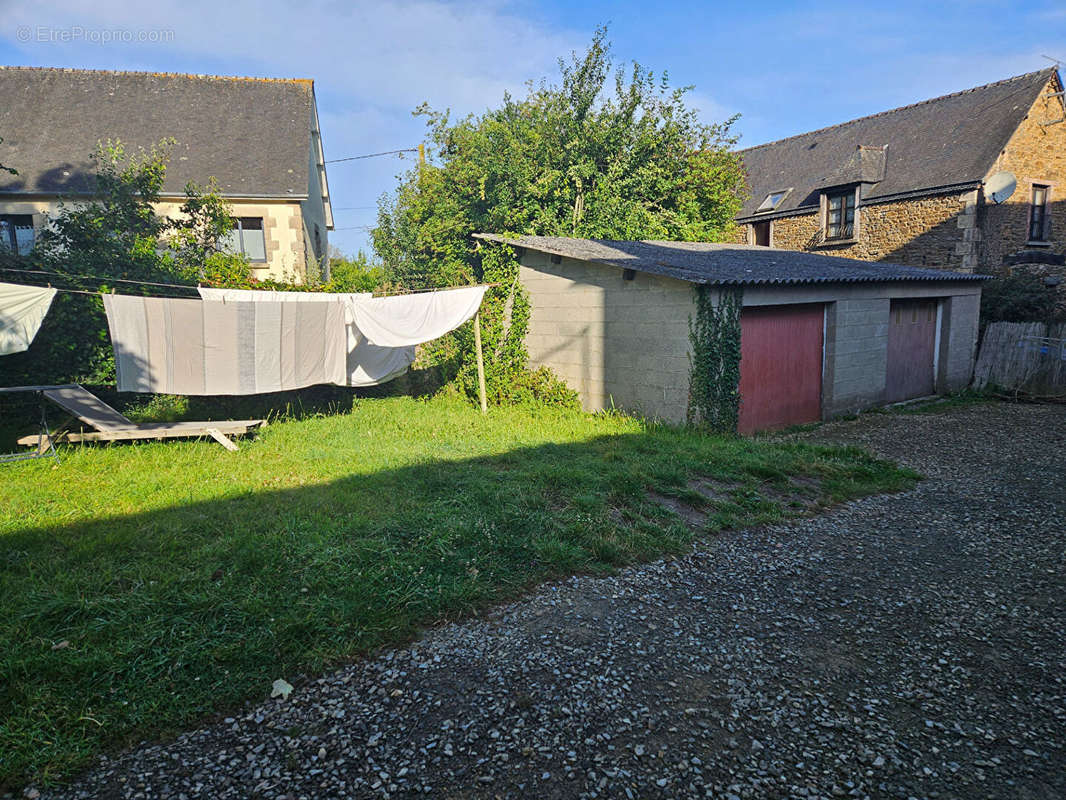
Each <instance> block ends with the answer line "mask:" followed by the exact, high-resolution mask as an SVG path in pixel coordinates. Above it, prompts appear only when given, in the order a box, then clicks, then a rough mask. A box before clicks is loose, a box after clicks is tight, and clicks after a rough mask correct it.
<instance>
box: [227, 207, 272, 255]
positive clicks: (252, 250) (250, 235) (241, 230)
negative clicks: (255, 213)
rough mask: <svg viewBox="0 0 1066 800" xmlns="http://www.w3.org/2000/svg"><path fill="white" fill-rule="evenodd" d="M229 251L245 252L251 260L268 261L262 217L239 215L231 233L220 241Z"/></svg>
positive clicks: (234, 221)
mask: <svg viewBox="0 0 1066 800" xmlns="http://www.w3.org/2000/svg"><path fill="white" fill-rule="evenodd" d="M219 244H220V246H221V249H222V250H224V251H226V252H227V253H244V255H246V256H248V260H249V261H266V260H267V257H266V238H265V236H264V235H263V218H262V217H237V218H236V219H234V220H233V230H232V231H231V232H230V235H229V236H227V237H226V238H225V239H223V240H222V241H221V242H219Z"/></svg>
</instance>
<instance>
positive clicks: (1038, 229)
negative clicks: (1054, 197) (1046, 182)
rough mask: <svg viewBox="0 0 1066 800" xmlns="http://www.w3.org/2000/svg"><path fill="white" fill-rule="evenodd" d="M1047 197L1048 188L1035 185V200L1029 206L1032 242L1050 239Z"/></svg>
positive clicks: (1030, 238) (1030, 239) (1030, 237)
mask: <svg viewBox="0 0 1066 800" xmlns="http://www.w3.org/2000/svg"><path fill="white" fill-rule="evenodd" d="M1047 196H1048V187H1047V186H1041V185H1039V184H1033V199H1032V200H1031V202H1030V204H1029V241H1030V242H1046V241H1047V239H1048V224H1047Z"/></svg>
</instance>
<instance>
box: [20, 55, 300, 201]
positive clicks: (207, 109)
mask: <svg viewBox="0 0 1066 800" xmlns="http://www.w3.org/2000/svg"><path fill="white" fill-rule="evenodd" d="M313 97H314V85H313V83H312V81H310V80H296V79H293V80H277V79H265V78H227V77H214V76H205V75H179V74H172V73H153V72H109V71H97V70H75V69H38V68H34V67H0V137H3V140H4V141H3V142H2V143H0V163H3V164H5V165H7V166H10V167H14V168H15V169H17V170H18V171H19V174H18V176H9V175H7V174H6V173H0V194H10V193H18V194H25V193H42V194H57V193H62V194H77V193H83V192H86V191H89V190H90V189H91V188H92V177H91V167H92V162H91V161H90V160H89V154H90V153H92V152H93V151H94V150H95V149H96V143H97V142H98V141H100V140H106V139H120V140H121V141H122V142H123V143H124V144H125V145H126V146H127V150H130V148H131V147H132V148H133V149H134V150H136V149H137V148H140V147H146V148H147V147H150V146H151V145H153V144H155V143H157V142H159V141H160V140H161V139H164V138H167V137H171V138H174V139H176V140H177V144H176V145H175V146H174V148H173V151H172V153H171V158H170V163H169V165H168V168H167V176H166V184H165V186H164V190H163V193H164V194H165V195H180V194H182V193H183V189H184V187H185V184H186V183H187V182H188V181H190V180H191V181H196V182H197V183H205V182H206V181H207V180H208V178H210V177H212V176H213V177H215V178H217V179H218V181H219V183H220V184H221V186H222V190H223V192H224V193H225V194H227V195H230V196H241V197H245V196H247V197H290V198H300V197H306V196H307V191H308V183H309V176H308V169H309V160H310V152H311V151H310V148H311V114H312V108H313V106H312V103H313Z"/></svg>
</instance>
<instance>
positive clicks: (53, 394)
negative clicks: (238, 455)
mask: <svg viewBox="0 0 1066 800" xmlns="http://www.w3.org/2000/svg"><path fill="white" fill-rule="evenodd" d="M0 392H37V393H38V394H39V395H40V396H41V397H43V398H45V399H46V400H48V401H50V402H52V403H54V404H55V405H57V406H59V407H60V408H62V409H63V410H64V411H66V412H67V413H68V414H70V416H71V418H70V419H69V420H68V421H67V422H65V423H64V424H63V425H61V426H60V427H59V428H57V429H55V430H53V431H51V432H48V433H44V434H37V435H33V436H23V437H22V438H21V439H19V440H18V443H19V444H25V445H31V446H35V447H37V449H38V452H39V453H42V454H43V453H44V452H45V451H47V450H48V449H49V448H51V447H52V446H53V445H55V444H56V443H57V442H60V441H64V440H65V441H68V442H124V441H133V440H137V439H176V438H188V437H198V436H210V437H211V438H212V439H214V440H215V441H216V442H218V443H219V444H221V445H222V446H223V447H225V448H226V449H227V450H236V449H237V445H236V444H234V442H233V441H232V440H231V439H230V438H229V437H230V436H241V435H243V434H246V433H248V432H249V431H252V430H255V429H256V428H258V427H259V426H260V425H262V424H263V422H264V421H263V420H261V419H240V420H225V421H217V422H145V423H137V422H133V421H132V420H129V419H127V418H126V417H124V416H123V415H122V414H120V413H119V412H118V411H116V410H115V409H113V408H112V407H111V406H109V405H108V404H107V403H105V402H104V401H103V400H101V399H100V398H99V397H97V396H96V395H94V394H93V393H92V392H90V391H88V390H86V389H84V388H82V387H81V386H79V385H78V384H76V383H74V384H67V385H64V386H15V387H12V388H10V389H0ZM74 420H80V421H81V422H82V423H84V424H85V425H87V426H89V427H90V428H93V429H94V430H91V431H87V430H84V429H82V430H81V431H77V432H75V431H71V430H69V427H70V425H71V424H72V423H73V422H74Z"/></svg>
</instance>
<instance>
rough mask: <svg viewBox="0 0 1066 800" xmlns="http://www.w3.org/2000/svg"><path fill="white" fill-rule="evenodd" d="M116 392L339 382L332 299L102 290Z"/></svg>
mask: <svg viewBox="0 0 1066 800" xmlns="http://www.w3.org/2000/svg"><path fill="white" fill-rule="evenodd" d="M103 298H104V310H105V311H106V312H107V325H108V328H109V329H110V332H111V342H112V346H113V348H114V351H115V372H116V377H117V382H118V389H119V391H122V392H156V393H163V394H185V395H219V394H225V395H229V394H259V393H262V392H280V391H287V390H290V389H299V388H301V387H304V386H313V385H315V384H321V383H334V384H338V385H341V386H343V385H345V382H346V377H347V370H346V363H345V357H346V349H345V332H344V311H343V309H342V308H341V306H340V304H338V303H336V302H323V301H317V302H313V301H307V302H302V303H281V302H271V301H260V302H222V303H215V302H203V301H202V300H184V299H181V300H179V299H172V298H161V297H135V296H129V295H115V294H105V295H104V296H103Z"/></svg>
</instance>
